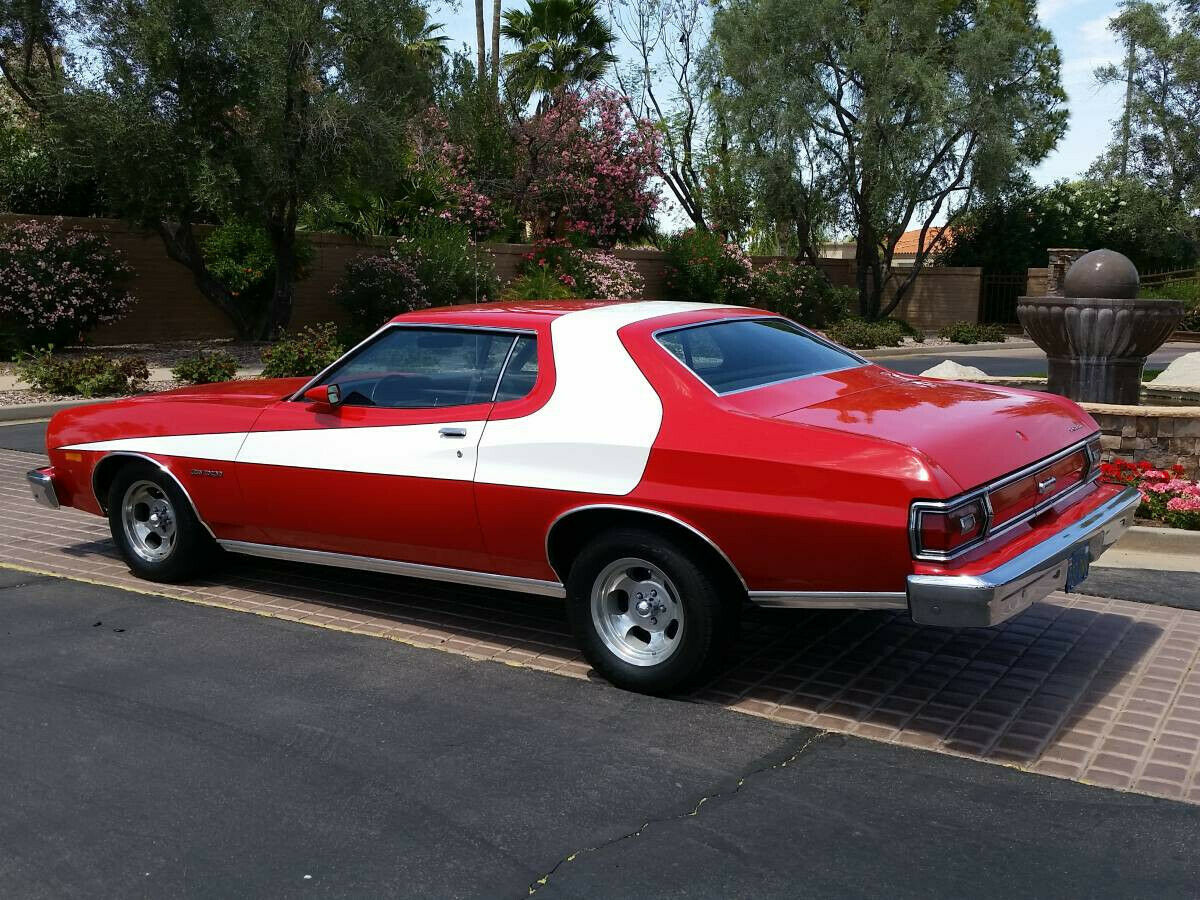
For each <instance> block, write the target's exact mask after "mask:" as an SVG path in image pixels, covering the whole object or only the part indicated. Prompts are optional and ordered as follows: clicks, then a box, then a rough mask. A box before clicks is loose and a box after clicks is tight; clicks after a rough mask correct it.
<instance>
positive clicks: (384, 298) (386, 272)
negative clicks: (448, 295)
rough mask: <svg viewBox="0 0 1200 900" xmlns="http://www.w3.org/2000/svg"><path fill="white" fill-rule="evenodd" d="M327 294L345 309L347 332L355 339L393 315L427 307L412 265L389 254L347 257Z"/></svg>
mask: <svg viewBox="0 0 1200 900" xmlns="http://www.w3.org/2000/svg"><path fill="white" fill-rule="evenodd" d="M330 296H332V297H333V299H334V302H336V303H337V304H338V305H339V306H340V307H342V309H344V310H345V311H346V313H347V317H348V320H349V325H348V326H347V332H348V334H349V335H350V336H351V337H352V338H354V339H359V338H363V337H366V336H367V335H368V334H370V333H371V332H372V331H374V330H375V329H376V328H378V327H379V326H380V325H382V324H383V323H384V322H386V321H388V319H391V318H392V317H393V316H398V315H400V314H401V313H406V312H412V311H413V310H415V309H425V308H426V307H428V306H429V301H428V300H427V299H426V291H425V286H424V285H423V284H421V281H420V279H419V278H418V277H417V273H416V271H415V270H414V269H413V266H412V264H411V263H410V262H409V261H408V260H407V259H400V258H397V257H395V256H393V255H391V254H389V255H387V256H360V257H358V258H356V259H352V260H350V262H348V263H347V264H346V272H345V274H344V275H343V276H342V280H341V281H339V282H338V283H337V284H336V285H334V288H333V290H332V291H331V292H330Z"/></svg>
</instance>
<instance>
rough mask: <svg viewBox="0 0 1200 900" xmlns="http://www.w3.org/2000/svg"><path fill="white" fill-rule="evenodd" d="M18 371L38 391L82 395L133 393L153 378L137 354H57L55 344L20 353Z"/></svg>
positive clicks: (107, 395) (105, 395) (103, 395)
mask: <svg viewBox="0 0 1200 900" xmlns="http://www.w3.org/2000/svg"><path fill="white" fill-rule="evenodd" d="M17 371H18V372H19V373H20V375H21V378H22V380H24V381H27V382H29V384H30V385H32V386H33V387H34V388H35V389H37V390H39V391H45V392H46V393H47V394H60V395H74V396H80V397H111V396H116V395H121V394H132V393H135V392H137V391H139V390H142V389H144V388H145V386H146V381H147V379H149V378H150V369H149V367H148V366H147V365H146V360H144V359H142V358H141V357H138V356H118V357H104V356H94V355H93V356H55V355H54V352H53V348H52V347H47V348H45V349H44V350H34V351H32V352H29V353H23V354H21V355H20V356H19V357H18V358H17Z"/></svg>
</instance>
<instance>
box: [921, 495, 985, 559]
mask: <svg viewBox="0 0 1200 900" xmlns="http://www.w3.org/2000/svg"><path fill="white" fill-rule="evenodd" d="M914 515H915V521H914V523H913V525H914V529H913V538H914V544H915V546H914V547H913V549H914V550H915V551H916V553H917V554H918V555H920V554H923V553H932V554H939V555H940V554H949V553H953V552H954V551H956V550H959V549H961V548H963V547H965V546H967V545H968V544H971V543H974V542H975V541H977V540H979V539H980V538H981V537H983V532H984V530H985V529H986V528H987V508H986V507H985V506H984V504H983V500H982V499H979V500H968V501H967V502H966V503H960V504H959V505H958V506H955V507H953V508H952V509H945V510H943V509H921V508H917V509H916V510H915V511H914Z"/></svg>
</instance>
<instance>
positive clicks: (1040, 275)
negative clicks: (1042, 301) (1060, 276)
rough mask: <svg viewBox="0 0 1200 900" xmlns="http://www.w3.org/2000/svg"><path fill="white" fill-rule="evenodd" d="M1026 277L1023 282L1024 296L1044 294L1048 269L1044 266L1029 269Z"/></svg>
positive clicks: (1042, 295) (1048, 274)
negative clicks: (1025, 280)
mask: <svg viewBox="0 0 1200 900" xmlns="http://www.w3.org/2000/svg"><path fill="white" fill-rule="evenodd" d="M1027 277H1028V280H1027V282H1026V284H1025V296H1027V297H1044V296H1046V286H1047V285H1048V284H1049V283H1050V270H1049V269H1046V268H1041V269H1029V270H1028V276H1027Z"/></svg>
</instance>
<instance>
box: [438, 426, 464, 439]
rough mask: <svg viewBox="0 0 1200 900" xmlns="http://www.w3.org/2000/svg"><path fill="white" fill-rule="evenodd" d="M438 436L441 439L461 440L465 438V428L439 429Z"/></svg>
mask: <svg viewBox="0 0 1200 900" xmlns="http://www.w3.org/2000/svg"><path fill="white" fill-rule="evenodd" d="M438 434H440V435H441V436H442V437H453V438H463V437H466V436H467V429H465V428H439V429H438Z"/></svg>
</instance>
